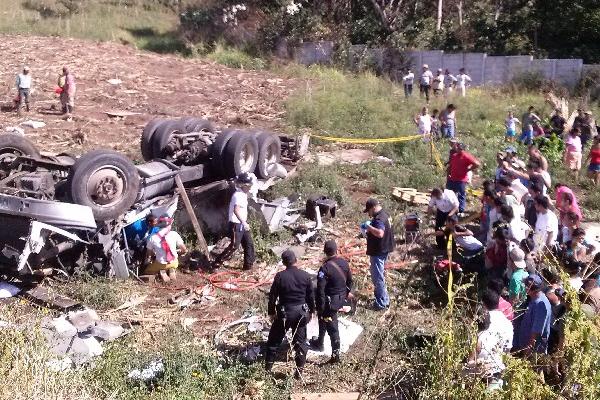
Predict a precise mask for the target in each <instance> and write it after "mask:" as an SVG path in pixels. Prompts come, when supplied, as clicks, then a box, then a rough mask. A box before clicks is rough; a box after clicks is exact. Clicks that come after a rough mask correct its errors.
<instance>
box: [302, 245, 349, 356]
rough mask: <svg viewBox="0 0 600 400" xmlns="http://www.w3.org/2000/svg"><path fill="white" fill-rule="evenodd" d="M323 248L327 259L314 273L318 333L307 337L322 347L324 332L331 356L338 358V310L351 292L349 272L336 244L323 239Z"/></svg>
mask: <svg viewBox="0 0 600 400" xmlns="http://www.w3.org/2000/svg"><path fill="white" fill-rule="evenodd" d="M323 251H324V252H325V256H326V257H327V260H326V261H325V263H324V264H323V266H321V268H320V269H319V274H318V276H317V296H316V303H317V315H318V317H319V337H318V338H317V337H314V338H312V339H311V340H310V345H311V346H312V347H313V348H314V349H315V350H318V351H323V341H324V339H325V332H327V333H328V334H329V338H330V339H331V349H332V353H331V360H330V362H339V361H340V333H339V331H338V319H337V317H338V316H337V314H338V310H339V309H340V308H342V307H343V305H344V302H345V301H346V299H347V298H348V297H350V296H351V293H350V291H351V290H352V272H350V266H349V265H348V262H347V261H346V260H344V259H343V258H341V257H338V256H337V244H336V243H335V241H334V240H328V241H326V242H325V246H324V249H323Z"/></svg>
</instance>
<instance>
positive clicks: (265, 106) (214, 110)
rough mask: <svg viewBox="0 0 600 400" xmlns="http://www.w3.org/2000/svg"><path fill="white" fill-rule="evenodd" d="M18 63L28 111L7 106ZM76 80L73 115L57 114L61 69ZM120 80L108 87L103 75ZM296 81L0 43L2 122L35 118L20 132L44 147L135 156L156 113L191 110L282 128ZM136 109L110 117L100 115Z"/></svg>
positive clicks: (106, 46) (62, 45)
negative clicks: (29, 90) (26, 72)
mask: <svg viewBox="0 0 600 400" xmlns="http://www.w3.org/2000/svg"><path fill="white" fill-rule="evenodd" d="M24 65H28V66H29V67H30V68H31V71H32V72H31V73H32V76H33V79H34V84H33V94H32V99H33V108H32V111H31V112H30V113H24V115H23V117H21V118H19V117H18V116H17V114H16V112H15V111H13V110H12V101H13V99H14V97H15V96H16V88H15V78H16V74H18V73H19V72H20V71H21V69H22V67H23V66H24ZM65 65H66V66H68V67H69V68H70V69H71V71H72V72H73V73H74V75H75V77H76V80H77V94H76V101H75V115H74V119H73V121H71V122H67V121H65V120H63V119H62V116H61V115H59V114H60V102H59V100H58V95H57V94H55V88H56V86H57V79H58V76H59V74H60V73H61V71H62V67H63V66H65ZM111 79H118V80H121V81H122V83H120V84H117V85H115V84H111V83H109V82H108V80H111ZM296 84H297V83H296V82H294V81H293V80H285V81H284V80H282V79H279V78H277V77H276V76H274V75H273V74H271V73H269V72H263V71H245V70H239V69H231V68H227V67H224V66H222V65H219V64H216V63H214V62H210V61H206V60H201V59H185V58H182V57H179V56H174V55H159V54H154V53H150V52H143V51H138V50H136V49H134V48H131V47H129V46H126V45H121V44H118V43H108V42H106V43H105V42H102V43H100V42H98V43H96V42H91V41H86V40H79V39H66V38H56V37H25V36H3V37H2V40H1V41H0V85H1V86H0V96H1V99H2V100H0V101H1V103H2V112H1V113H0V127H1V128H2V130H4V128H6V127H7V126H16V125H18V124H19V123H21V122H23V121H25V120H29V119H33V120H39V121H43V122H45V123H46V126H45V127H44V128H40V129H36V130H33V129H31V128H25V129H26V135H27V136H28V137H30V138H31V139H32V140H33V141H34V142H36V144H37V145H39V146H40V148H42V149H43V150H45V151H55V152H62V151H66V150H68V151H70V152H72V153H74V154H78V153H82V152H83V151H84V150H88V149H92V148H112V149H114V150H118V151H122V152H124V153H126V154H128V155H129V156H131V157H133V158H134V159H139V158H140V154H139V137H140V134H141V129H142V128H143V126H144V125H145V123H146V122H148V121H149V120H151V119H152V118H154V117H162V118H166V117H181V116H186V115H193V116H198V117H203V118H208V119H210V120H211V121H213V122H215V123H216V124H217V126H220V127H227V126H247V127H261V128H269V129H276V130H277V129H281V128H282V127H283V123H282V116H283V114H284V110H283V100H284V99H285V98H286V97H287V96H288V95H289V94H290V92H291V91H292V90H293V88H294V86H295V85H296ZM109 111H111V112H112V111H125V112H130V113H139V114H135V115H130V116H127V117H125V118H111V117H109V116H108V115H107V114H106V112H109Z"/></svg>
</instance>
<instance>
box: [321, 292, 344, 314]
mask: <svg viewBox="0 0 600 400" xmlns="http://www.w3.org/2000/svg"><path fill="white" fill-rule="evenodd" d="M344 300H346V293H344V294H334V295H331V296H325V307H326V308H327V309H329V310H336V311H337V308H334V307H331V304H342V303H343V302H344Z"/></svg>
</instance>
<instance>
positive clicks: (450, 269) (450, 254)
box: [446, 235, 454, 312]
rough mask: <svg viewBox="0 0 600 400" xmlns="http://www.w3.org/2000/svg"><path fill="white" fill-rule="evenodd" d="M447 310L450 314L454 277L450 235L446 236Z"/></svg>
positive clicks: (452, 303)
mask: <svg viewBox="0 0 600 400" xmlns="http://www.w3.org/2000/svg"><path fill="white" fill-rule="evenodd" d="M446 250H447V252H448V309H449V310H450V312H452V307H453V306H454V293H453V292H452V285H453V284H454V275H453V271H452V235H449V236H448V247H447V248H446Z"/></svg>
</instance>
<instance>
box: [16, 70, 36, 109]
mask: <svg viewBox="0 0 600 400" xmlns="http://www.w3.org/2000/svg"><path fill="white" fill-rule="evenodd" d="M32 81H33V80H32V79H31V74H30V70H29V67H28V66H27V65H26V66H24V67H23V72H21V73H20V74H19V75H17V82H16V84H17V92H18V100H19V101H18V103H17V113H18V114H19V115H21V112H22V109H23V104H25V109H26V110H27V111H28V112H29V95H30V92H31V84H32Z"/></svg>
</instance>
